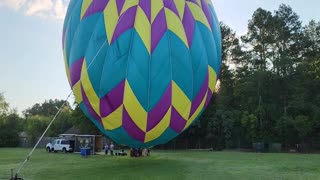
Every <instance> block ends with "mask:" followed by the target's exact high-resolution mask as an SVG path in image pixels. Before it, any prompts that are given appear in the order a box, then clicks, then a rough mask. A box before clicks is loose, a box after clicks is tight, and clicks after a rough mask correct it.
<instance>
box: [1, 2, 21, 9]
mask: <svg viewBox="0 0 320 180" xmlns="http://www.w3.org/2000/svg"><path fill="white" fill-rule="evenodd" d="M26 2H27V0H1V1H0V6H7V7H9V8H12V9H14V10H19V9H20V8H21V7H22V6H23V5H24V4H25V3H26Z"/></svg>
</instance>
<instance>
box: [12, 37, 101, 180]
mask: <svg viewBox="0 0 320 180" xmlns="http://www.w3.org/2000/svg"><path fill="white" fill-rule="evenodd" d="M106 42H107V39H106V40H105V41H104V43H103V44H102V45H101V47H100V48H99V50H98V52H97V53H96V55H95V56H94V57H93V60H92V61H91V63H90V64H89V66H88V67H87V69H86V70H88V69H89V68H90V67H91V65H92V64H93V62H94V61H95V60H96V58H97V56H98V54H99V53H100V51H101V50H102V48H103V46H104V45H105V44H106ZM72 93H73V91H72V90H71V92H70V93H69V95H68V96H67V98H66V99H65V101H64V102H63V104H62V105H61V106H60V108H59V110H58V111H57V113H56V114H55V115H54V117H53V119H52V120H51V122H50V123H49V125H48V126H47V128H46V130H45V131H44V132H43V133H42V135H41V137H40V138H39V140H38V141H37V143H36V144H35V145H34V147H33V148H32V150H31V151H30V153H29V154H28V156H27V157H26V159H25V160H24V161H23V163H22V164H21V166H20V167H19V169H18V171H17V172H16V174H15V177H18V174H19V173H20V171H21V170H22V168H23V167H24V165H25V164H26V163H27V162H28V161H29V159H30V157H31V155H32V153H33V151H34V150H35V149H36V148H37V146H38V145H39V143H40V141H41V140H42V139H43V137H44V135H45V134H46V133H47V131H48V130H49V128H50V127H51V125H52V123H53V122H54V121H55V120H56V118H57V116H58V115H59V114H60V112H61V110H62V109H63V107H64V106H65V104H66V102H67V101H68V99H69V98H70V96H71V95H72Z"/></svg>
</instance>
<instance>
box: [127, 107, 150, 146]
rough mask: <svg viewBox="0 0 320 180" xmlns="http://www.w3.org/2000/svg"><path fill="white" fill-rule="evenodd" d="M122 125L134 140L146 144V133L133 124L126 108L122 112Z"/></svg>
mask: <svg viewBox="0 0 320 180" xmlns="http://www.w3.org/2000/svg"><path fill="white" fill-rule="evenodd" d="M122 125H123V128H124V129H125V130H126V131H127V132H128V134H129V135H130V136H131V137H132V138H134V139H136V140H138V141H140V142H144V138H145V133H144V132H143V131H141V129H140V128H139V127H138V126H137V125H136V124H135V123H134V122H133V120H132V119H131V117H130V115H129V114H128V112H127V110H126V108H125V107H124V108H123V112H122Z"/></svg>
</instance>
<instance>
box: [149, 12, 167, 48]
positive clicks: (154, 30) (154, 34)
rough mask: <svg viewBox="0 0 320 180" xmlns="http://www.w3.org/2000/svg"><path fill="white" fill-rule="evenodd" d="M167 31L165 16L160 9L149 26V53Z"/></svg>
mask: <svg viewBox="0 0 320 180" xmlns="http://www.w3.org/2000/svg"><path fill="white" fill-rule="evenodd" d="M166 30H167V22H166V16H165V13H164V9H162V10H161V11H160V12H159V13H158V15H157V17H156V18H155V19H154V21H153V23H152V25H151V53H152V52H153V50H154V49H155V48H156V46H157V45H158V43H159V41H160V39H161V38H162V37H163V35H164V33H165V32H166Z"/></svg>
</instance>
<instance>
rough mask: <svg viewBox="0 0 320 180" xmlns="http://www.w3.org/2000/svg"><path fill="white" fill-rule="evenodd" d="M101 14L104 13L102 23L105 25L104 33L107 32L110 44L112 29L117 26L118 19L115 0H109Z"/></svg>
mask: <svg viewBox="0 0 320 180" xmlns="http://www.w3.org/2000/svg"><path fill="white" fill-rule="evenodd" d="M103 15H104V24H105V27H106V34H107V38H108V42H109V44H110V43H111V40H112V36H113V33H114V30H115V28H116V26H117V22H118V19H119V17H118V10H117V4H116V0H110V1H109V3H108V5H107V7H106V8H105V9H104V12H103Z"/></svg>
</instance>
